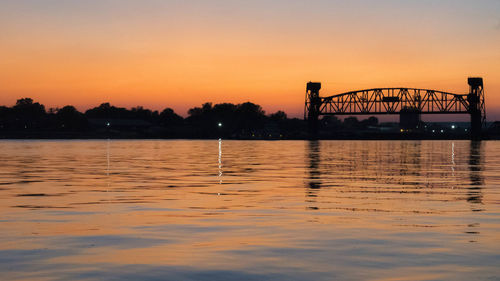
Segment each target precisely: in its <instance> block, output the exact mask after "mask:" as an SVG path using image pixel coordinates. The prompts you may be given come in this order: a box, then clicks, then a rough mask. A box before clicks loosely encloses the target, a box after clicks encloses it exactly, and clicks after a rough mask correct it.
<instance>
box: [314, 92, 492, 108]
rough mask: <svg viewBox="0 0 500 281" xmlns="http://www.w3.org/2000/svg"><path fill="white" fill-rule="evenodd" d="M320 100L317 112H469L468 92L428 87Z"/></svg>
mask: <svg viewBox="0 0 500 281" xmlns="http://www.w3.org/2000/svg"><path fill="white" fill-rule="evenodd" d="M320 99H321V106H320V112H319V114H320V115H363V114H367V115H368V114H399V113H400V111H401V110H402V109H405V108H411V109H414V110H418V111H420V112H421V113H427V114H442V113H448V114H456V113H469V103H468V101H467V95H457V94H452V93H447V92H442V91H435V90H427V89H415V88H376V89H367V90H360V91H351V92H347V93H343V94H339V95H334V96H330V97H321V98H320ZM483 103H484V101H483ZM306 107H307V105H306Z"/></svg>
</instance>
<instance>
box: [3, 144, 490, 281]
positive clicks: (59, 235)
mask: <svg viewBox="0 0 500 281" xmlns="http://www.w3.org/2000/svg"><path fill="white" fill-rule="evenodd" d="M0 160H1V169H0V279H1V280H335V279H336V280H360V279H362V280H366V279H368V280H415V279H419V280H443V279H447V280H500V142H494V141H484V142H482V143H471V142H469V141H320V142H307V141H274V142H273V141H271V142H266V141H222V142H219V141H217V140H210V141H0Z"/></svg>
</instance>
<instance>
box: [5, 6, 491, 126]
mask: <svg viewBox="0 0 500 281" xmlns="http://www.w3.org/2000/svg"><path fill="white" fill-rule="evenodd" d="M469 76H480V77H483V79H484V87H485V95H486V107H487V117H488V119H489V120H500V1H499V0H490V1H486V0H476V1H460V0H450V1H446V0H442V1H438V0H435V1H429V0H419V1H410V0H408V1H403V0H398V1H387V0H377V1H361V0H354V1H334V0H329V1H326V0H307V1H296V0H289V1H284V0H265V1H264V0H252V1H248V0H245V1H240V0H211V1H207V0H178V1H177V0H175V1H174V0H172V1H169V0H164V1H159V0H137V1H132V0H86V1H80V0H43V1H42V0H23V1H19V0H0V104H2V105H8V106H11V105H13V104H15V102H16V100H17V99H19V98H22V97H31V98H33V99H34V100H36V101H38V102H40V103H42V104H45V105H46V107H47V108H50V107H61V106H64V105H68V104H71V105H74V106H76V107H77V108H78V109H79V110H86V109H88V108H91V107H94V106H97V105H99V104H101V103H102V102H110V103H111V104H113V105H116V106H122V107H127V108H129V107H133V106H144V107H147V108H151V109H155V110H162V109H164V108H166V107H171V108H173V109H174V110H175V111H176V112H177V113H179V114H181V115H183V116H186V114H187V113H186V112H187V110H188V109H189V108H192V107H194V106H200V105H201V104H202V103H204V102H213V103H220V102H232V103H241V102H246V101H251V102H254V103H257V104H260V105H261V106H262V107H263V108H264V110H266V112H268V113H272V112H275V111H277V110H284V111H285V112H287V113H288V115H289V116H293V117H301V116H303V109H304V96H305V86H306V83H307V82H308V81H310V80H313V81H319V82H322V84H323V88H322V90H321V95H323V96H329V95H333V94H338V93H342V92H346V91H350V90H356V89H365V88H374V87H416V88H426V89H427V88H430V89H435V90H442V91H447V92H453V93H457V94H465V93H467V91H468V85H467V77H469Z"/></svg>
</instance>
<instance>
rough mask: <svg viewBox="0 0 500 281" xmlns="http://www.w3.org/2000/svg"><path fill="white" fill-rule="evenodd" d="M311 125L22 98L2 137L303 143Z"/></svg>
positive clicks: (233, 110)
mask: <svg viewBox="0 0 500 281" xmlns="http://www.w3.org/2000/svg"><path fill="white" fill-rule="evenodd" d="M377 123H378V120H377V119H376V118H375V117H370V118H369V119H366V120H363V121H358V120H357V119H356V118H355V117H351V118H346V119H345V120H344V122H341V121H340V120H339V119H337V118H335V117H333V116H329V117H326V118H323V120H321V126H322V127H323V128H363V127H367V126H371V125H376V124H377ZM306 126H307V125H306V123H305V122H304V120H302V119H298V118H288V116H287V114H286V113H285V112H283V111H277V112H275V113H272V114H266V112H265V111H264V110H263V109H262V107H261V106H260V105H257V104H254V103H251V102H245V103H240V104H232V103H220V104H215V105H214V104H212V103H204V104H203V105H201V106H200V107H194V108H191V109H189V111H188V116H187V117H186V118H183V117H182V116H180V115H178V114H177V113H175V111H174V110H173V109H171V108H165V109H164V110H162V111H154V110H150V109H147V108H143V107H142V106H137V107H133V108H131V109H127V108H122V107H116V106H113V105H111V104H109V103H103V104H101V105H99V106H97V107H94V108H91V109H88V110H86V111H85V112H79V111H78V110H77V109H76V108H75V107H74V106H71V105H67V106H64V107H62V108H50V109H49V110H46V108H45V106H44V105H43V104H40V103H38V102H35V101H33V99H31V98H23V99H19V100H17V102H16V104H15V105H14V106H12V107H7V106H0V137H20V138H25V137H37V138H52V137H54V138H60V137H62V138H65V137H68V138H76V137H84V138H86V137H91V138H94V137H95V138H107V137H117V138H120V137H123V138H149V137H150V138H218V137H224V138H242V139H283V138H288V139H295V138H297V139H300V138H305V137H307V134H306V132H307V127H306Z"/></svg>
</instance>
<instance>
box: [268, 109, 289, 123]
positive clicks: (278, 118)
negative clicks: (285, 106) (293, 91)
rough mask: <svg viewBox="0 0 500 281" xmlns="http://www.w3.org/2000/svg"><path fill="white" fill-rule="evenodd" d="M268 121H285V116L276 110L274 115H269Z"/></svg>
mask: <svg viewBox="0 0 500 281" xmlns="http://www.w3.org/2000/svg"><path fill="white" fill-rule="evenodd" d="M269 119H271V120H272V121H276V122H279V121H284V120H286V119H287V116H286V113H285V112H283V111H281V110H278V111H276V112H275V113H272V114H271V115H269Z"/></svg>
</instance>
